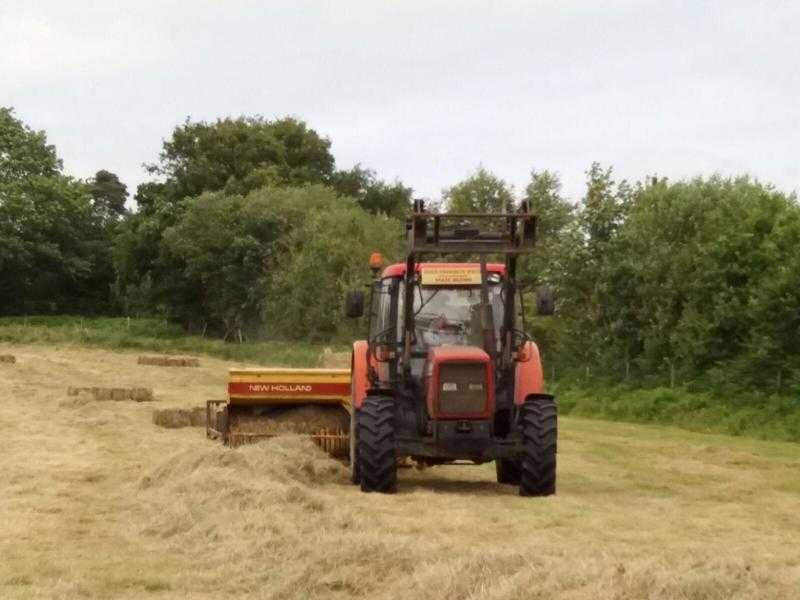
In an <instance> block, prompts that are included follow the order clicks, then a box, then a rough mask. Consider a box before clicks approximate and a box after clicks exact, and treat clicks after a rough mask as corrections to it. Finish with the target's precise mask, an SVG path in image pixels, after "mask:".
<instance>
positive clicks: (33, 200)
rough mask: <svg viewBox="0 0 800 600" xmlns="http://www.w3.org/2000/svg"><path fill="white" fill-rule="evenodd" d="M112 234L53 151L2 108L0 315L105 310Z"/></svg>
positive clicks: (41, 135) (39, 135)
mask: <svg viewBox="0 0 800 600" xmlns="http://www.w3.org/2000/svg"><path fill="white" fill-rule="evenodd" d="M109 247H110V234H109V230H108V229H107V228H106V227H105V226H104V222H103V219H102V216H101V215H100V214H98V213H97V212H96V211H95V210H94V207H93V205H92V202H91V198H90V196H89V194H88V191H87V188H86V185H85V184H83V183H81V182H79V181H76V180H74V179H72V178H71V177H67V176H65V175H63V174H62V173H61V161H60V160H59V159H58V157H57V156H56V152H55V148H54V147H53V146H52V145H49V144H47V137H46V135H45V134H44V132H41V131H33V130H31V129H30V128H29V127H27V126H26V125H24V124H23V123H22V122H21V121H19V120H18V119H16V118H15V117H14V115H13V111H12V110H11V109H8V108H1V109H0V313H5V314H15V313H16V314H19V313H41V312H79V313H89V312H106V311H108V310H109V309H110V282H111V280H112V278H113V274H112V272H111V261H110V251H109Z"/></svg>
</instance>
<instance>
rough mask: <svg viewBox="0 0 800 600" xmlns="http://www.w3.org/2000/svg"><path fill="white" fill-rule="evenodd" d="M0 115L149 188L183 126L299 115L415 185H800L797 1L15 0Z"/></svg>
mask: <svg viewBox="0 0 800 600" xmlns="http://www.w3.org/2000/svg"><path fill="white" fill-rule="evenodd" d="M0 105H2V106H13V107H14V109H15V112H16V115H17V117H18V118H20V119H22V120H23V121H24V122H25V123H27V124H28V125H30V126H31V127H32V128H34V129H44V130H45V131H46V132H47V134H48V138H49V141H50V142H51V143H53V144H55V146H56V148H57V151H58V154H59V155H60V156H61V158H62V159H63V161H64V167H65V171H66V172H67V173H69V174H71V175H74V176H75V177H81V178H86V177H90V176H92V175H93V174H94V173H95V172H96V171H97V170H99V169H107V170H110V171H113V172H115V173H117V174H118V175H119V176H120V178H121V179H122V181H123V182H125V183H126V184H127V185H128V186H129V189H131V190H135V188H136V185H138V184H139V183H141V182H143V181H146V180H148V178H149V176H148V175H147V173H146V172H145V170H144V169H143V167H142V165H143V163H147V162H154V161H156V160H157V158H158V153H159V150H160V148H161V144H162V142H163V141H164V139H166V138H168V137H169V136H170V134H171V132H172V130H173V128H174V127H175V126H176V125H178V124H180V123H182V122H183V121H184V120H185V119H186V118H187V117H188V118H190V119H192V120H214V119H216V118H219V117H226V116H239V115H262V116H264V117H266V118H277V117H282V116H286V115H291V116H296V117H299V118H302V119H304V120H305V121H307V122H308V123H309V125H310V126H311V127H313V128H314V129H315V130H316V131H317V132H319V133H320V134H322V135H324V136H327V137H329V138H330V139H331V141H332V152H333V155H334V156H335V158H336V164H337V166H338V167H339V168H349V167H352V166H353V165H355V164H357V163H360V164H361V165H362V166H363V167H367V168H371V169H374V170H375V171H376V173H377V174H378V176H379V177H381V178H383V179H386V180H390V181H391V180H394V179H399V180H401V181H402V182H403V183H404V184H406V185H408V186H411V187H412V188H414V190H415V197H421V198H431V199H435V198H438V197H439V196H440V194H441V191H442V189H443V188H445V187H448V186H451V185H453V184H454V183H456V182H458V181H459V180H461V179H463V178H465V177H466V176H468V175H469V174H471V173H472V172H474V170H475V169H476V168H477V167H478V166H483V167H485V168H487V169H489V170H490V171H492V172H494V173H495V174H497V175H498V176H500V177H502V178H503V179H504V180H505V181H507V182H508V183H509V184H511V185H513V186H514V188H515V190H516V192H517V194H518V195H519V194H520V193H522V191H523V190H524V187H525V184H526V182H527V180H528V179H529V175H530V172H531V169H536V170H542V169H550V170H552V171H555V172H557V173H558V174H559V175H560V177H561V179H562V182H563V191H564V193H565V195H566V196H567V197H569V198H571V199H573V200H577V199H579V198H580V197H581V195H582V192H583V188H584V181H585V172H586V170H587V169H588V168H589V166H590V165H591V163H592V162H594V161H597V162H600V163H601V164H603V165H604V166H613V167H614V170H615V173H616V175H617V177H618V178H619V179H622V178H626V179H629V180H631V181H636V180H639V179H642V178H644V177H645V176H648V175H653V174H655V175H658V176H660V177H668V178H670V179H673V180H676V179H682V178H688V177H693V176H696V175H704V176H709V175H712V174H714V173H719V174H721V175H725V176H728V175H741V174H748V175H750V176H752V177H754V178H756V179H758V180H759V181H762V182H765V183H771V184H774V185H775V186H776V187H777V188H778V189H780V190H783V191H787V192H791V191H797V190H800V2H797V1H793V0H792V1H780V0H773V1H770V2H758V1H756V0H725V1H716V2H705V1H670V0H661V1H654V2H651V1H645V0H642V1H633V0H619V1H607V2H604V1H601V0H593V1H579V0H552V1H544V0H542V1H538V2H537V1H527V2H517V1H513V0H508V1H505V2H491V1H489V0H481V1H468V0H464V1H456V0H451V1H439V0H425V1H417V0H403V1H399V0H398V1H391V2H390V1H385V2H380V1H378V0H368V1H362V0H358V1H356V0H353V1H348V0H338V1H336V2H321V1H317V2H314V1H304V0H291V1H275V2H270V1H263V0H262V1H259V2H255V1H251V2H246V1H239V0H227V1H226V2H210V1H204V0H192V1H191V2H188V1H183V2H174V1H170V0H164V1H159V2H150V1H147V0H138V1H136V2H122V1H120V2H114V1H97V2H88V1H81V0H70V2H63V1H61V0H57V1H49V2H48V1H36V0H26V1H24V2H19V1H17V0H0Z"/></svg>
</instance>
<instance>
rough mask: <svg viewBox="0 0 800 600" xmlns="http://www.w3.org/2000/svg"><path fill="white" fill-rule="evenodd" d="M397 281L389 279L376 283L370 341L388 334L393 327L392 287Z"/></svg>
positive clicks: (373, 292)
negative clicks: (384, 333) (380, 335)
mask: <svg viewBox="0 0 800 600" xmlns="http://www.w3.org/2000/svg"><path fill="white" fill-rule="evenodd" d="M394 284H395V281H394V280H392V279H390V278H387V279H383V280H381V281H378V282H376V283H374V284H373V285H374V286H375V287H374V288H373V290H372V307H371V311H372V314H371V315H370V332H369V337H370V339H372V338H374V337H375V336H377V335H379V334H381V333H383V332H386V331H387V330H389V328H390V327H391V326H392V320H391V314H392V313H391V309H392V286H393V285H394Z"/></svg>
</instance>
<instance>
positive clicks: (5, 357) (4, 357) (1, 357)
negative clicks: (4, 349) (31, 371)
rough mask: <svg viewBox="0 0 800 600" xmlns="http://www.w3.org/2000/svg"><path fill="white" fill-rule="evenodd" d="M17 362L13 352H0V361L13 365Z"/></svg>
mask: <svg viewBox="0 0 800 600" xmlns="http://www.w3.org/2000/svg"><path fill="white" fill-rule="evenodd" d="M16 362H17V357H16V356H14V355H13V354H0V363H7V364H10V365H13V364H14V363H16Z"/></svg>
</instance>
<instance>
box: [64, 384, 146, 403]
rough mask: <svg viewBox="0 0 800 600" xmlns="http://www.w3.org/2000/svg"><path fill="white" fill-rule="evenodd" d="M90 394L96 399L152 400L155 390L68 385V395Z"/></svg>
mask: <svg viewBox="0 0 800 600" xmlns="http://www.w3.org/2000/svg"><path fill="white" fill-rule="evenodd" d="M81 394H87V395H90V396H91V397H92V398H94V399H95V400H99V401H106V400H114V401H117V402H119V401H124V400H133V401H135V402H152V401H153V400H154V399H155V398H154V397H153V390H152V389H150V388H104V387H97V386H95V387H68V388H67V396H78V395H81Z"/></svg>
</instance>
